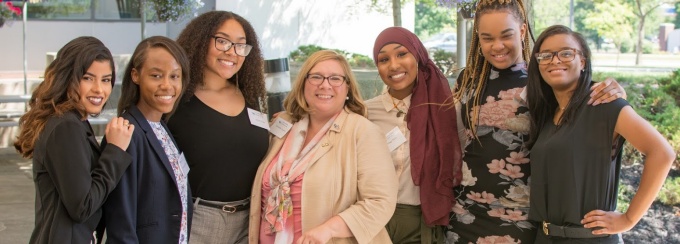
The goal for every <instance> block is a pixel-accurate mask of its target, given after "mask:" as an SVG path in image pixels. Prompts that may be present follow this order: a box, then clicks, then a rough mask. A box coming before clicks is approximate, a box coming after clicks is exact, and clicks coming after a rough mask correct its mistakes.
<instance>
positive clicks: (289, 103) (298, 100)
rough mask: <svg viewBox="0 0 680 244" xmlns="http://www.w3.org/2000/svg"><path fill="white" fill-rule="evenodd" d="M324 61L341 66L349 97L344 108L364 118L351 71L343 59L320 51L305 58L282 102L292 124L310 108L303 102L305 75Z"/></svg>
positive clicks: (325, 51)
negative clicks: (333, 62)
mask: <svg viewBox="0 0 680 244" xmlns="http://www.w3.org/2000/svg"><path fill="white" fill-rule="evenodd" d="M326 60H336V61H338V63H340V66H342V69H343V71H344V73H345V78H346V80H347V85H348V86H349V87H348V94H347V96H348V97H349V98H348V99H347V101H345V108H347V109H348V110H349V111H352V112H354V113H357V114H360V115H361V116H364V117H366V105H365V104H364V100H363V99H362V98H361V93H360V92H359V83H358V82H357V79H356V78H355V77H354V73H352V69H351V67H350V66H349V63H348V62H347V59H345V57H344V56H343V55H341V54H339V53H337V52H335V51H332V50H321V51H316V52H315V53H312V55H310V56H309V58H307V61H305V63H303V64H302V67H300V73H298V76H297V78H295V82H294V83H293V88H292V90H291V91H290V93H289V94H288V96H286V99H284V100H283V107H284V108H285V109H286V112H287V113H288V114H290V115H291V116H292V117H293V120H294V121H293V122H297V121H299V120H300V119H302V116H304V115H306V114H309V112H310V111H311V108H309V105H308V104H307V101H306V100H305V80H306V79H307V74H309V71H310V70H312V68H314V66H315V65H316V64H318V63H320V62H322V61H326Z"/></svg>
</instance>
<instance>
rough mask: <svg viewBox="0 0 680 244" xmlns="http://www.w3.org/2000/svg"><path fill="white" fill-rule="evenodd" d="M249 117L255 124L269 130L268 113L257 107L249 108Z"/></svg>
mask: <svg viewBox="0 0 680 244" xmlns="http://www.w3.org/2000/svg"><path fill="white" fill-rule="evenodd" d="M248 118H249V119H250V123H251V124H252V125H254V126H257V127H260V128H262V129H265V130H269V123H268V122H267V115H266V114H264V113H261V112H260V111H257V110H255V109H251V108H248Z"/></svg>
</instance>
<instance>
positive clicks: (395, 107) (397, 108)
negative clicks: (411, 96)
mask: <svg viewBox="0 0 680 244" xmlns="http://www.w3.org/2000/svg"><path fill="white" fill-rule="evenodd" d="M390 98H391V99H392V105H394V109H396V110H397V118H399V117H401V116H402V115H404V114H406V112H404V111H403V110H401V109H400V108H399V106H397V105H399V103H402V102H403V101H399V103H395V102H394V97H392V96H390Z"/></svg>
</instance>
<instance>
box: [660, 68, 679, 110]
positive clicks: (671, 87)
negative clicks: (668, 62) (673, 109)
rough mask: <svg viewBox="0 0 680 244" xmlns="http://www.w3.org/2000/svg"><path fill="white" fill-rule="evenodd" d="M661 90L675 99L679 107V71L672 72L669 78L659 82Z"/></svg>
mask: <svg viewBox="0 0 680 244" xmlns="http://www.w3.org/2000/svg"><path fill="white" fill-rule="evenodd" d="M660 83H661V87H662V89H663V90H664V91H665V92H666V93H668V94H669V95H671V96H672V97H673V98H674V99H675V104H676V105H678V106H680V69H677V70H675V71H673V73H672V74H671V76H670V78H668V79H661V80H660Z"/></svg>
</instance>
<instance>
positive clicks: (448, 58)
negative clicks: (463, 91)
mask: <svg viewBox="0 0 680 244" xmlns="http://www.w3.org/2000/svg"><path fill="white" fill-rule="evenodd" d="M432 61H434V64H435V65H437V67H438V68H439V70H441V71H442V73H444V75H445V76H447V77H450V76H452V75H453V71H454V70H455V68H456V54H455V53H452V52H447V51H444V50H441V49H437V50H436V51H434V53H432Z"/></svg>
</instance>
